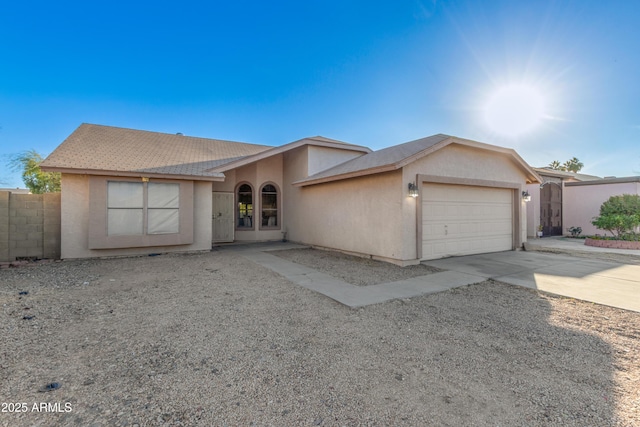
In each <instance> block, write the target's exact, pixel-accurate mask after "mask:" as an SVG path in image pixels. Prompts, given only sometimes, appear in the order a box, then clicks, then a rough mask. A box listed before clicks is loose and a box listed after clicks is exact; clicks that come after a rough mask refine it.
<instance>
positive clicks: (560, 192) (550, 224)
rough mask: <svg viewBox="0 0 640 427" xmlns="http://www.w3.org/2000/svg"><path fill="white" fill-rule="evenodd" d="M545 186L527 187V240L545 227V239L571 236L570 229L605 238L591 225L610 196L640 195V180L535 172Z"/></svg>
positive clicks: (532, 185) (546, 169)
mask: <svg viewBox="0 0 640 427" xmlns="http://www.w3.org/2000/svg"><path fill="white" fill-rule="evenodd" d="M534 170H535V171H536V172H537V173H538V175H539V176H540V177H541V178H542V184H540V185H534V184H530V185H527V192H528V193H529V194H530V196H531V201H530V202H529V203H528V204H527V236H528V237H533V236H536V232H537V230H538V226H540V225H542V231H543V236H562V235H568V234H570V233H569V231H568V229H569V228H570V227H580V228H582V234H585V235H594V234H605V232H604V231H603V230H598V229H597V228H596V227H595V226H593V225H592V224H591V221H592V220H593V218H594V217H596V216H598V215H599V214H600V206H601V205H602V203H604V202H605V201H607V200H608V199H609V197H611V196H618V195H621V194H640V177H637V176H635V177H625V178H615V177H605V178H600V177H598V176H594V175H585V174H580V173H573V172H564V171H557V170H552V169H549V168H534Z"/></svg>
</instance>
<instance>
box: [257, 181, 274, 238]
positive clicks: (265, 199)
mask: <svg viewBox="0 0 640 427" xmlns="http://www.w3.org/2000/svg"><path fill="white" fill-rule="evenodd" d="M261 195H262V200H261V204H260V207H261V209H262V222H261V225H262V227H267V228H269V227H278V189H277V188H276V187H275V185H272V184H266V185H265V186H263V187H262V191H261Z"/></svg>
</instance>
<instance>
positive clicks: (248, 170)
mask: <svg viewBox="0 0 640 427" xmlns="http://www.w3.org/2000/svg"><path fill="white" fill-rule="evenodd" d="M282 168H283V155H282V154H278V155H275V156H272V157H268V158H266V159H263V160H260V161H258V162H255V163H252V164H250V165H247V166H243V167H241V168H238V169H232V170H230V171H227V172H225V173H224V175H225V177H226V178H225V181H224V182H214V183H213V188H212V190H213V191H222V192H235V191H236V187H237V186H238V184H239V183H241V182H247V183H249V184H250V185H251V187H252V188H253V192H254V194H253V206H254V212H255V214H254V215H256V214H258V213H259V212H260V209H261V207H260V203H261V198H260V194H259V192H260V188H261V187H262V185H263V184H265V183H273V184H275V185H276V186H277V187H278V189H279V190H280V192H281V197H280V204H281V205H282V203H283V202H282V201H283V196H282V191H283V189H282V187H283V185H282V183H283V178H282V177H283V174H282ZM254 217H255V216H254ZM234 220H235V219H234ZM285 223H286V218H285V214H284V209H282V206H281V207H280V224H281V225H282V224H285ZM282 231H284V229H283V228H282V227H281V228H280V229H279V230H260V226H259V224H255V226H254V228H253V230H238V229H236V230H235V240H237V241H265V240H281V239H282Z"/></svg>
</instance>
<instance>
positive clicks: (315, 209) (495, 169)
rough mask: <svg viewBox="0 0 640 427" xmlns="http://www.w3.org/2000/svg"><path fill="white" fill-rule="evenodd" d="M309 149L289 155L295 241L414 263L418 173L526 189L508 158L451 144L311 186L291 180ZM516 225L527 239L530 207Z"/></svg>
mask: <svg viewBox="0 0 640 427" xmlns="http://www.w3.org/2000/svg"><path fill="white" fill-rule="evenodd" d="M306 154H307V153H306V150H305V149H299V150H292V151H291V152H289V153H287V154H286V155H285V161H284V165H285V175H284V181H285V193H284V194H285V197H286V198H285V203H284V205H285V211H286V212H287V230H288V237H289V239H290V240H292V241H297V242H302V243H306V244H311V245H317V246H324V247H328V248H334V249H340V250H343V251H349V252H355V253H360V254H364V255H371V256H374V257H377V258H381V259H385V260H388V261H392V262H396V263H398V264H410V263H412V262H415V261H416V257H417V208H416V205H417V203H420V200H419V199H414V198H413V197H410V196H409V195H408V184H409V183H410V182H415V181H416V176H417V175H419V174H420V175H439V176H444V177H451V178H463V179H469V180H472V181H473V180H492V181H500V182H508V183H511V184H513V185H516V186H517V187H518V190H514V191H518V193H520V191H522V189H524V186H525V182H526V180H525V176H524V174H523V172H522V170H521V169H520V168H519V167H518V166H516V164H515V163H514V162H513V161H511V160H510V158H509V157H507V156H503V155H500V154H495V153H487V152H485V151H482V150H477V149H472V148H467V147H462V146H457V145H451V146H448V147H446V148H444V149H442V150H439V151H437V152H436V153H434V154H432V155H430V156H427V157H423V158H422V159H419V160H417V161H415V162H413V163H411V164H409V165H407V166H405V167H404V168H402V169H400V170H397V171H394V172H386V173H381V174H375V175H368V176H364V177H359V178H352V179H347V180H341V181H336V182H331V183H325V184H317V185H311V186H307V187H292V186H290V185H289V184H290V183H292V182H295V181H297V180H299V179H302V178H304V177H305V176H306V173H307V171H308V169H307V168H308V164H307V163H306V162H305V160H306ZM518 200H519V201H520V203H521V205H520V210H519V211H520V217H519V218H518V219H517V222H518V223H517V229H518V233H519V235H520V240H521V241H525V240H526V206H525V205H524V203H525V202H523V201H521V198H518Z"/></svg>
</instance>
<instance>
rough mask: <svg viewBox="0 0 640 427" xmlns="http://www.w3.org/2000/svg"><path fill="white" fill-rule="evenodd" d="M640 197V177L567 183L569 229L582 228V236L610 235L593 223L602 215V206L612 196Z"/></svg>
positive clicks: (566, 213)
mask: <svg viewBox="0 0 640 427" xmlns="http://www.w3.org/2000/svg"><path fill="white" fill-rule="evenodd" d="M621 194H636V195H640V176H631V177H624V178H614V177H611V178H603V179H600V180H597V181H582V182H579V181H577V182H567V183H565V187H564V195H565V206H566V209H565V214H564V220H565V224H566V226H567V227H581V228H582V234H586V235H594V234H603V235H604V234H609V233H608V232H607V231H604V230H599V229H597V228H596V227H595V226H594V225H592V224H591V221H592V220H593V218H594V217H596V216H598V215H600V206H601V205H602V204H603V203H604V202H606V201H607V200H608V199H609V197H611V196H619V195H621Z"/></svg>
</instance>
